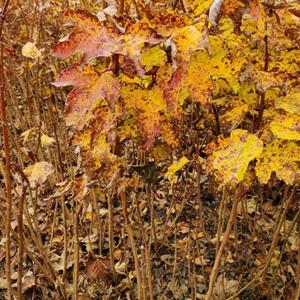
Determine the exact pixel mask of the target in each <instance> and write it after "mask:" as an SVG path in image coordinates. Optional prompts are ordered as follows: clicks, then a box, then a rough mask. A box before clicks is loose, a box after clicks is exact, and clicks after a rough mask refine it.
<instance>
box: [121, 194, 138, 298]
mask: <svg viewBox="0 0 300 300" xmlns="http://www.w3.org/2000/svg"><path fill="white" fill-rule="evenodd" d="M121 202H122V210H123V216H124V219H125V223H126V227H127V232H128V239H129V244H130V247H131V252H132V255H133V260H134V266H135V272H136V280H137V289H138V297H137V299H143V291H142V273H141V267H140V264H139V257H138V251H137V247H136V244H135V241H134V234H133V230H132V226H131V222H130V220H129V216H128V211H127V199H126V192H125V191H121Z"/></svg>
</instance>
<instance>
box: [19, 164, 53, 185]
mask: <svg viewBox="0 0 300 300" xmlns="http://www.w3.org/2000/svg"><path fill="white" fill-rule="evenodd" d="M54 171H55V170H54V168H53V166H52V165H51V164H49V163H48V162H46V161H40V162H37V163H35V164H34V165H32V166H29V167H27V168H25V169H24V174H25V175H26V176H27V177H28V180H29V183H30V187H32V188H36V187H38V186H40V185H42V184H43V183H44V182H45V181H46V179H47V177H48V176H49V175H50V174H52V173H53V172H54Z"/></svg>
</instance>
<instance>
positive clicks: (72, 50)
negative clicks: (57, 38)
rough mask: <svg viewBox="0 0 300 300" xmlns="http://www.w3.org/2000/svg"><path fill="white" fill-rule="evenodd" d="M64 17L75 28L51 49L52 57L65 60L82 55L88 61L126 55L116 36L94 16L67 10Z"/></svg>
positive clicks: (80, 11) (79, 11)
mask: <svg viewBox="0 0 300 300" xmlns="http://www.w3.org/2000/svg"><path fill="white" fill-rule="evenodd" d="M65 15H66V17H67V19H70V20H71V21H73V23H74V25H75V28H74V30H73V32H72V33H71V34H70V36H69V37H68V38H67V40H65V41H63V42H60V43H58V44H57V45H56V46H54V47H53V49H52V54H53V55H54V56H56V57H58V58H67V57H69V56H71V55H73V54H76V53H82V54H84V55H85V58H86V59H89V58H95V57H99V56H102V57H108V56H111V55H112V54H113V53H119V54H125V53H126V52H124V49H123V43H122V41H121V40H120V39H119V36H118V34H117V33H116V32H114V31H113V30H110V29H108V28H106V27H102V26H101V23H100V22H99V20H98V18H97V17H96V16H94V15H92V14H90V13H88V12H85V11H82V10H76V11H72V10H69V11H67V12H66V14H65Z"/></svg>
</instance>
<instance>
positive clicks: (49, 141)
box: [41, 134, 55, 147]
mask: <svg viewBox="0 0 300 300" xmlns="http://www.w3.org/2000/svg"><path fill="white" fill-rule="evenodd" d="M54 143H55V139H54V138H52V137H50V136H48V135H46V134H42V136H41V144H42V147H48V146H51V145H53V144H54Z"/></svg>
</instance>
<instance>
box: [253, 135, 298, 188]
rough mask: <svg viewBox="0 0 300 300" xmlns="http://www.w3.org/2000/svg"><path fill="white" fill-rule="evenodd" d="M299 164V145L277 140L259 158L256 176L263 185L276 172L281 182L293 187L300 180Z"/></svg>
mask: <svg viewBox="0 0 300 300" xmlns="http://www.w3.org/2000/svg"><path fill="white" fill-rule="evenodd" d="M299 162H300V146H299V145H297V144H296V143H295V142H292V141H284V140H275V141H273V142H272V143H271V144H269V145H267V146H266V147H265V149H264V151H263V152H262V154H261V155H260V156H258V157H257V162H256V166H255V171H256V176H257V177H258V179H259V181H260V182H261V183H262V184H266V183H268V181H269V179H270V177H271V174H272V172H275V173H276V176H277V177H278V178H279V179H280V180H283V181H284V182H285V183H286V184H289V185H292V184H294V183H295V182H296V181H297V180H298V179H299V178H300V169H299Z"/></svg>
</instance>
